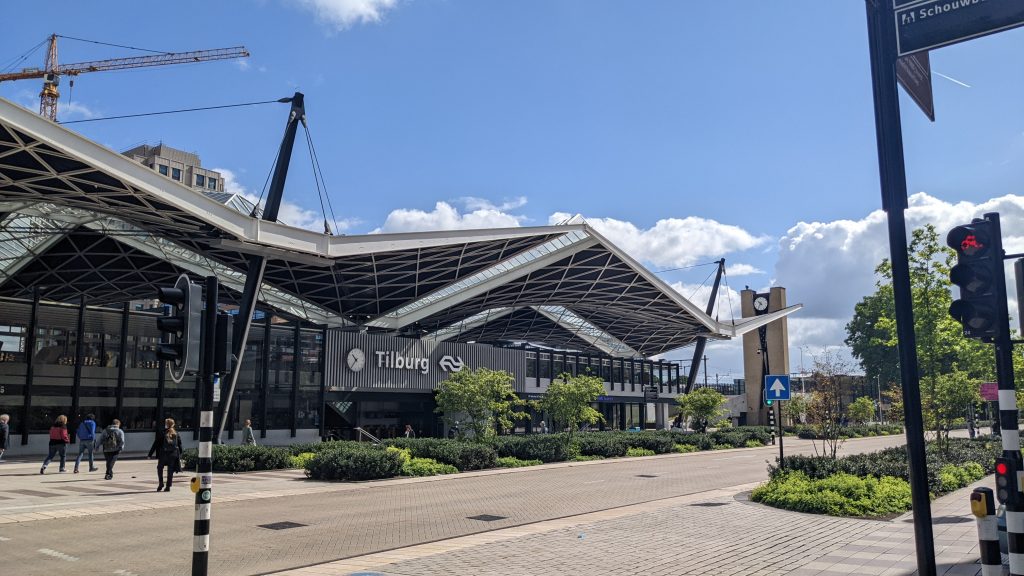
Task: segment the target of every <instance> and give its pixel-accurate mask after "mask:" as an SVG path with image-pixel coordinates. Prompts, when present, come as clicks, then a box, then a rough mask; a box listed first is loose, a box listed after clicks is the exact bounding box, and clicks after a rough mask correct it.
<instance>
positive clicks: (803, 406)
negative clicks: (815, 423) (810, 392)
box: [782, 394, 810, 425]
mask: <svg viewBox="0 0 1024 576" xmlns="http://www.w3.org/2000/svg"><path fill="white" fill-rule="evenodd" d="M809 398H810V397H809V396H807V395H805V394H793V395H792V397H790V399H789V400H788V401H786V402H783V403H782V413H783V414H784V415H785V416H786V417H787V418H789V422H790V424H794V425H796V424H801V423H803V421H804V418H806V416H807V403H808V401H809Z"/></svg>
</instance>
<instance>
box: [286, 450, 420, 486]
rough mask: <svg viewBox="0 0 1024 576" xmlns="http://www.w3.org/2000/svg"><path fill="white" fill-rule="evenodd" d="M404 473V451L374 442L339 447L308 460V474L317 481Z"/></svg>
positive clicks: (370, 478) (368, 477)
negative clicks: (387, 448) (393, 449)
mask: <svg viewBox="0 0 1024 576" xmlns="http://www.w3.org/2000/svg"><path fill="white" fill-rule="evenodd" d="M401 472H402V458H401V456H400V454H399V453H398V452H397V451H388V450H385V449H384V448H382V447H380V446H374V445H363V446H343V447H336V448H334V449H331V450H324V451H321V452H320V453H318V454H316V456H314V457H313V458H311V459H310V460H309V461H308V462H306V476H309V477H310V478H314V479H316V480H378V479H381V478H391V477H394V476H398V475H399V474H400V473H401Z"/></svg>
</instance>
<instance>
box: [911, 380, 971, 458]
mask: <svg viewBox="0 0 1024 576" xmlns="http://www.w3.org/2000/svg"><path fill="white" fill-rule="evenodd" d="M978 388H979V386H978V383H977V382H972V381H971V379H970V378H969V377H968V375H967V373H966V372H964V371H962V370H959V369H956V368H955V367H954V369H953V371H951V372H950V373H949V374H942V375H940V376H939V377H938V378H937V379H936V383H935V387H934V388H932V389H922V390H921V402H922V403H924V404H928V405H931V406H934V409H932V410H930V411H925V413H924V417H925V426H927V427H928V428H930V429H932V430H934V431H935V441H936V442H937V443H938V444H939V447H940V448H941V449H942V450H943V451H945V450H946V449H948V448H949V431H950V429H951V428H953V427H954V426H957V425H959V424H963V423H964V422H965V421H966V419H967V418H966V417H967V408H968V407H969V406H972V405H974V404H976V403H977V402H979V401H980V400H981V394H979V390H978Z"/></svg>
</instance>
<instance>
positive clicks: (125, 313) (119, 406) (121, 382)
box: [114, 302, 131, 418]
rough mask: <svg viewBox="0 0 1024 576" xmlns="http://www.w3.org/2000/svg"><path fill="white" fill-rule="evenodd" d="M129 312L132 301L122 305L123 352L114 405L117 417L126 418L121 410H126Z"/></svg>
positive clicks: (118, 371)
mask: <svg viewBox="0 0 1024 576" xmlns="http://www.w3.org/2000/svg"><path fill="white" fill-rule="evenodd" d="M129 314H131V303H129V302H125V303H124V305H123V306H122V307H121V354H120V357H119V358H118V359H117V400H115V407H114V414H115V415H116V417H117V418H124V417H123V416H122V415H121V411H122V410H124V386H125V369H126V368H127V366H128V319H129Z"/></svg>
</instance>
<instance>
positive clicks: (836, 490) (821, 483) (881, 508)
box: [750, 471, 910, 516]
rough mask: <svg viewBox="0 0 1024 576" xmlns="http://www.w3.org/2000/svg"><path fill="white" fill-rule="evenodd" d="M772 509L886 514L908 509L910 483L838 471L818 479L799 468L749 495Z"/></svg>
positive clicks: (819, 512) (890, 478)
mask: <svg viewBox="0 0 1024 576" xmlns="http://www.w3.org/2000/svg"><path fill="white" fill-rule="evenodd" d="M750 498H751V500H753V501H755V502H762V503H764V504H767V505H769V506H774V507H776V508H784V509H786V510H794V511H797V512H810V513H815V514H828V515H830V516H886V515H890V514H899V513H902V512H906V511H907V510H909V509H910V484H909V483H907V481H906V480H903V479H900V478H892V477H889V476H883V477H882V478H881V479H878V478H875V477H874V476H868V477H866V478H858V477H857V476H854V475H852V474H845V473H838V474H832V475H830V476H827V477H825V478H821V479H812V478H809V477H808V476H807V475H806V474H804V473H803V472H799V471H792V472H784V473H780V474H777V475H776V476H775V477H774V478H772V479H771V480H769V481H768V482H767V483H766V484H762V485H761V486H758V487H757V488H755V489H754V491H753V493H751V496H750Z"/></svg>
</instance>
